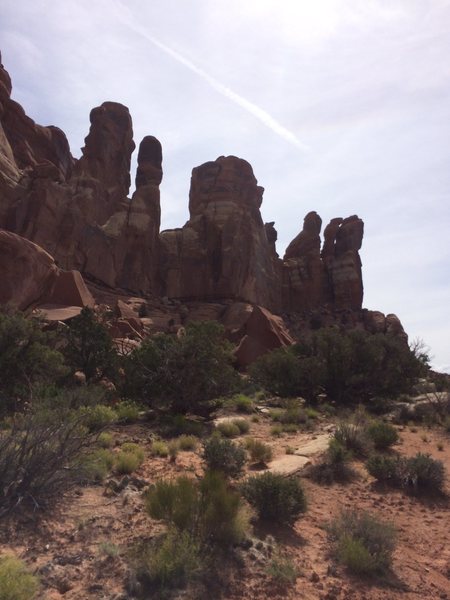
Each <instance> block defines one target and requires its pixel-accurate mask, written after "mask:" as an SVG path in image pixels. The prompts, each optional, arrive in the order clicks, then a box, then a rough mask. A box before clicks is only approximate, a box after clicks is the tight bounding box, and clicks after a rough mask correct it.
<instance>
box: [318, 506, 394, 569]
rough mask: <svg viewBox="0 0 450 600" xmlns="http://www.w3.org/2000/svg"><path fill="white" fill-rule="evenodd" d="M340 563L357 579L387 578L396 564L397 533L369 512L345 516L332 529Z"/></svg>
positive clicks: (336, 554) (330, 526) (355, 512)
mask: <svg viewBox="0 0 450 600" xmlns="http://www.w3.org/2000/svg"><path fill="white" fill-rule="evenodd" d="M328 531H329V536H330V539H331V542H332V545H333V549H334V554H335V557H336V559H337V560H338V561H339V562H341V563H342V564H344V565H345V566H346V567H347V568H348V569H349V570H350V571H351V572H352V573H355V574H357V575H372V574H383V573H385V572H386V571H387V570H389V568H390V567H391V564H392V553H393V551H394V549H395V530H394V528H393V527H392V525H390V524H387V523H384V522H382V521H379V520H378V519H376V518H375V517H373V516H372V515H370V514H368V513H366V512H358V511H347V512H343V513H342V514H341V515H340V517H339V518H338V519H336V520H335V521H334V522H333V523H331V524H330V525H329V528H328Z"/></svg>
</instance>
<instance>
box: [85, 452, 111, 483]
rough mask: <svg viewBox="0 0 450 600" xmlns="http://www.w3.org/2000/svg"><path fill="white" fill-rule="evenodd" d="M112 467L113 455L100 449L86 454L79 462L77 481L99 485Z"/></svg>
mask: <svg viewBox="0 0 450 600" xmlns="http://www.w3.org/2000/svg"><path fill="white" fill-rule="evenodd" d="M113 465H114V454H113V453H112V452H111V451H110V450H107V449H106V448H101V449H99V450H95V451H94V452H90V453H89V454H86V455H85V456H83V457H82V458H81V459H80V462H79V475H78V477H79V480H80V481H81V482H84V483H101V482H102V481H103V480H104V479H105V477H106V476H107V475H108V474H109V472H110V471H111V469H112V467H113Z"/></svg>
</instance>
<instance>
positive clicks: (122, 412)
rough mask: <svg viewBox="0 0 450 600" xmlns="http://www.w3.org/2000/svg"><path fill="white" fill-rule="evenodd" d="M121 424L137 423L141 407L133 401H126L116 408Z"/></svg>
mask: <svg viewBox="0 0 450 600" xmlns="http://www.w3.org/2000/svg"><path fill="white" fill-rule="evenodd" d="M115 411H116V413H117V419H118V421H119V423H135V422H136V421H137V420H138V419H139V412H140V409H139V406H138V405H137V404H136V402H132V401H131V400H124V401H122V402H119V404H117V405H116V406H115Z"/></svg>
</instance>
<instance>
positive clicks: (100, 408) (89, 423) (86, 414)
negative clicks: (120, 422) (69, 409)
mask: <svg viewBox="0 0 450 600" xmlns="http://www.w3.org/2000/svg"><path fill="white" fill-rule="evenodd" d="M79 414H80V416H81V417H82V419H83V422H84V424H85V426H86V427H87V428H88V429H89V431H99V430H100V429H103V428H104V427H107V426H108V425H112V424H113V423H115V422H116V421H117V413H116V411H115V410H114V409H113V408H111V407H110V406H106V405H105V404H97V405H96V406H83V407H82V408H80V410H79Z"/></svg>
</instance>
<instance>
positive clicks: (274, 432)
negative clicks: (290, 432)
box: [270, 423, 283, 437]
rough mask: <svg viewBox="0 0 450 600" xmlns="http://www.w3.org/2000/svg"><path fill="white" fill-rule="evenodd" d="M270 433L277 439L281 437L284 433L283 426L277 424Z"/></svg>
mask: <svg viewBox="0 0 450 600" xmlns="http://www.w3.org/2000/svg"><path fill="white" fill-rule="evenodd" d="M270 433H271V434H272V435H274V436H276V437H279V436H280V435H281V434H282V433H283V426H282V425H280V424H279V423H277V424H276V425H273V426H272V427H271V428H270Z"/></svg>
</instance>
